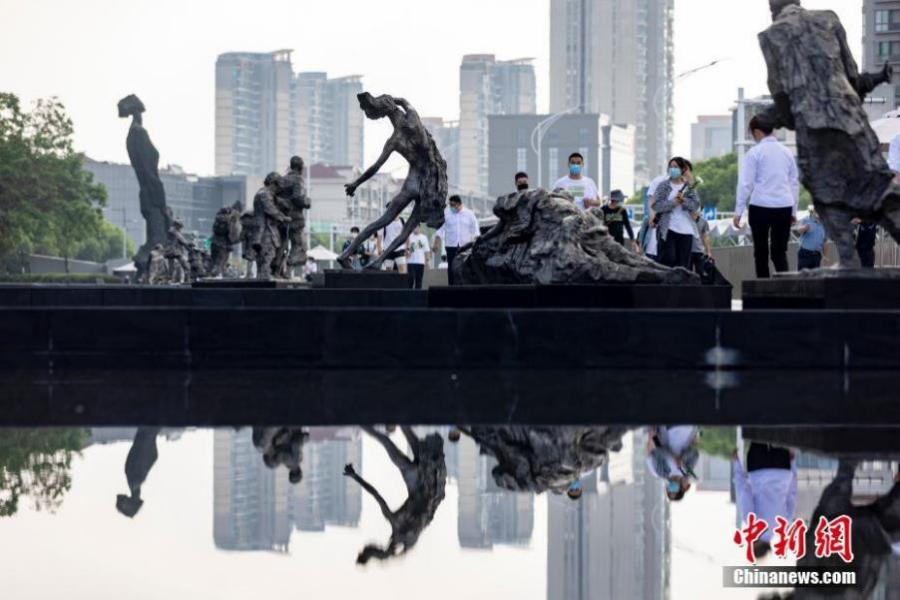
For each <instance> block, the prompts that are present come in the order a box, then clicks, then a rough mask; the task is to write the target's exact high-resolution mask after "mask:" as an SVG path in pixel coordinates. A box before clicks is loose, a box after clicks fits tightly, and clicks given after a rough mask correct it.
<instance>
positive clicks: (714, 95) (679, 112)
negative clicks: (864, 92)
mask: <svg viewBox="0 0 900 600" xmlns="http://www.w3.org/2000/svg"><path fill="white" fill-rule="evenodd" d="M805 5H806V6H807V7H809V8H831V9H833V10H835V11H837V12H838V13H839V14H840V16H841V18H842V19H843V20H844V23H845V26H846V28H847V30H848V36H849V38H850V42H851V44H852V45H853V47H854V48H855V49H857V51H859V50H860V49H861V46H862V44H861V39H860V38H861V35H862V18H861V14H862V12H861V6H862V2H861V0H806V2H805ZM675 13H676V17H675V62H676V64H675V68H676V72H677V73H680V72H683V71H685V70H688V69H691V68H693V67H696V66H699V65H703V64H706V63H708V62H710V61H712V60H715V59H722V58H725V59H729V60H728V61H727V62H725V63H723V64H721V65H720V66H718V67H715V68H713V69H710V70H708V71H705V72H702V73H698V74H697V75H694V76H692V77H690V78H686V79H683V80H682V81H680V82H679V83H678V84H677V87H676V95H675V109H676V114H675V123H676V130H675V148H674V149H675V151H676V153H681V154H689V152H690V124H691V122H693V121H694V120H695V118H696V116H697V115H698V114H717V113H723V112H726V111H727V110H728V109H729V107H730V106H731V104H732V103H733V101H734V99H735V98H736V95H737V92H736V90H737V88H738V87H739V86H741V85H743V86H744V87H745V88H747V92H748V94H752V95H755V94H758V93H763V92H765V83H766V80H765V67H764V64H763V62H762V59H761V57H760V53H759V48H758V46H757V42H756V33H757V32H758V31H760V30H761V29H763V28H764V27H765V26H766V24H767V23H768V22H769V20H770V19H769V12H768V2H767V1H766V0H675ZM0 15H2V20H0V90H3V91H11V92H14V93H17V94H19V95H20V96H21V97H22V98H23V99H25V100H27V101H31V100H34V99H35V98H39V97H45V96H52V95H55V96H58V97H59V98H60V99H61V100H62V101H63V102H64V103H65V104H66V106H67V107H68V109H69V111H70V113H71V114H72V116H73V118H74V120H75V126H76V145H77V147H78V149H79V150H82V151H84V152H87V153H88V154H89V155H90V156H92V157H95V158H98V159H102V160H115V161H122V162H127V156H126V153H125V134H126V130H127V122H126V121H124V120H119V119H118V118H117V117H116V102H117V101H118V100H119V99H120V98H121V97H123V96H125V95H127V94H129V93H132V92H134V93H137V94H138V95H139V96H140V97H141V98H142V100H143V101H144V103H145V104H146V106H147V108H148V112H147V114H146V116H145V123H146V125H147V127H148V129H149V130H150V133H151V136H152V137H153V140H154V142H155V144H156V146H157V147H158V148H159V150H160V153H161V155H162V158H161V161H162V162H163V163H164V164H165V163H175V164H180V165H182V166H183V167H185V168H186V169H188V170H191V171H195V172H198V173H201V174H208V173H212V171H213V160H214V150H213V136H214V114H213V113H214V110H213V100H214V80H215V78H214V64H215V60H216V56H217V55H218V54H220V53H222V52H226V51H235V50H246V51H269V50H276V49H280V48H293V49H294V50H295V53H294V67H295V70H323V71H328V72H329V73H330V74H332V75H335V76H340V75H349V74H363V75H365V79H364V84H365V86H366V88H367V89H369V90H371V91H372V92H374V93H383V92H388V93H392V94H395V95H402V96H404V97H406V98H408V99H409V100H410V101H411V102H412V103H413V104H414V105H415V106H416V107H417V108H418V109H419V112H420V113H421V114H423V115H434V116H443V117H445V118H451V119H455V118H456V117H457V116H458V114H459V93H458V89H459V75H458V73H459V71H458V68H459V62H460V59H461V57H462V55H463V54H467V53H483V52H484V53H494V54H496V55H497V56H498V57H499V58H518V57H526V56H528V57H534V58H536V59H537V61H536V63H535V64H536V68H537V73H538V109H539V110H546V108H547V104H548V100H547V99H548V96H549V94H548V89H547V86H548V69H549V39H548V36H549V27H550V26H549V0H453V1H452V2H450V1H446V2H439V1H437V0H381V1H378V2H375V1H373V0H343V1H337V2H326V1H319V0H255V1H252V2H250V1H246V0H244V1H240V2H235V1H232V0H218V1H217V2H212V1H210V0H190V1H189V2H188V1H185V0H177V1H176V0H128V1H127V2H124V1H122V0H79V1H78V2H73V1H71V0H0ZM858 59H859V60H861V56H858ZM385 133H386V131H385V129H384V125H383V124H381V125H374V126H373V125H371V124H370V125H369V126H368V127H367V131H366V156H367V159H369V160H371V159H372V158H374V157H376V156H377V155H378V153H379V151H380V149H381V145H382V143H383V139H384V136H385ZM273 166H274V165H273Z"/></svg>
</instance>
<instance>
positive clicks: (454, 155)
mask: <svg viewBox="0 0 900 600" xmlns="http://www.w3.org/2000/svg"><path fill="white" fill-rule="evenodd" d="M422 123H423V124H424V125H425V129H427V130H428V131H429V133H431V137H433V138H434V143H435V144H437V148H438V152H440V153H441V156H443V157H444V160H445V161H446V162H447V183H449V184H450V187H451V188H458V187H459V122H458V121H445V120H444V119H442V118H441V117H424V118H423V119H422Z"/></svg>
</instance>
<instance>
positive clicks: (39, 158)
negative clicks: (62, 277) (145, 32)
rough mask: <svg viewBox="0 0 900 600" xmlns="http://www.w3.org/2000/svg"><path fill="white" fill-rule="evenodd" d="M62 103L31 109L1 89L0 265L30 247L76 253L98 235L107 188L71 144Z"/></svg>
mask: <svg viewBox="0 0 900 600" xmlns="http://www.w3.org/2000/svg"><path fill="white" fill-rule="evenodd" d="M72 135H73V125H72V120H71V119H70V118H69V116H68V115H67V114H66V111H65V108H64V107H63V105H62V104H61V103H60V102H59V101H58V100H56V99H55V98H51V99H49V100H39V101H38V102H36V103H35V105H34V107H33V109H32V110H31V111H30V112H26V111H24V110H23V109H22V107H21V104H20V102H19V98H18V97H17V96H15V95H14V94H9V93H2V92H0V264H3V265H4V266H5V267H6V270H13V271H17V270H18V269H15V268H13V269H10V265H16V264H17V263H20V262H21V258H22V257H23V256H27V253H29V252H39V253H45V254H54V255H58V256H62V257H64V258H65V259H66V260H67V262H66V271H67V272H68V259H69V258H70V257H74V256H75V254H76V252H77V250H78V247H79V244H82V243H84V242H85V240H87V239H90V238H94V237H100V235H101V232H102V224H103V218H102V216H101V213H100V208H101V207H102V206H104V205H105V203H106V190H105V189H104V188H103V186H101V185H98V184H95V183H93V177H92V175H91V173H89V172H88V171H86V170H85V169H84V156H83V155H81V154H79V153H77V152H75V150H74V149H73V145H72Z"/></svg>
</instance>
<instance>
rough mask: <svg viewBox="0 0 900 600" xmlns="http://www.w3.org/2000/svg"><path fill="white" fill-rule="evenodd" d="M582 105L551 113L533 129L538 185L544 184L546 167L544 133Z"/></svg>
mask: <svg viewBox="0 0 900 600" xmlns="http://www.w3.org/2000/svg"><path fill="white" fill-rule="evenodd" d="M581 107H582V105H578V106H573V107H572V108H568V109H566V110H564V111H562V112H558V113H556V114H555V115H550V116H549V117H547V118H546V119H544V120H543V121H541V122H540V123H538V124H537V126H536V127H535V128H534V129H532V130H531V149H532V150H534V153H535V154H536V155H537V167H538V168H537V174H538V176H537V187H543V185H544V169H543V162H544V160H543V156H542V151H543V146H544V134H545V133H547V132H548V131H550V128H551V127H553V125H554V124H556V122H557V121H559V120H560V119H562V118H563V117H564V116H566V115H568V114H572V113H574V112H576V111H578V110H580V109H581Z"/></svg>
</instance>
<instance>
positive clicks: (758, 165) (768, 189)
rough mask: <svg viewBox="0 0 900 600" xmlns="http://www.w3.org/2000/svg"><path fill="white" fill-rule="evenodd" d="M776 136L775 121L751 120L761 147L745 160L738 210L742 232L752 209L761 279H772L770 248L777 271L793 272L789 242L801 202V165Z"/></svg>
mask: <svg viewBox="0 0 900 600" xmlns="http://www.w3.org/2000/svg"><path fill="white" fill-rule="evenodd" d="M774 132H775V127H774V125H773V123H772V120H771V119H770V118H769V117H767V116H766V115H763V114H760V115H756V116H755V117H753V119H751V120H750V133H751V134H752V135H753V139H754V140H756V142H757V144H756V146H754V147H753V148H751V149H750V151H749V152H747V156H745V157H744V164H743V168H742V169H741V174H740V179H739V181H738V187H737V205H736V206H735V209H734V226H735V227H736V228H740V226H741V217H742V216H743V215H744V211H745V210H746V209H747V206H748V205H749V207H750V208H749V213H750V218H749V220H750V231H751V232H752V233H753V258H754V260H755V262H756V276H757V277H758V278H760V279H765V278H768V277H769V276H770V273H769V255H770V248H771V256H772V264H774V265H775V270H776V271H778V272H779V273H783V272H785V271H787V270H788V269H789V267H788V259H787V248H788V240H789V239H790V236H791V226H792V225H793V224H794V223H796V222H797V205H798V203H799V202H800V175H799V171H798V170H797V161H796V160H795V159H794V155H793V154H791V152H790V150H788V149H787V148H785V147H784V146H783V145H781V143H780V142H779V141H778V140H777V139H776V138H775V135H774ZM770 244H771V246H770Z"/></svg>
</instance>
